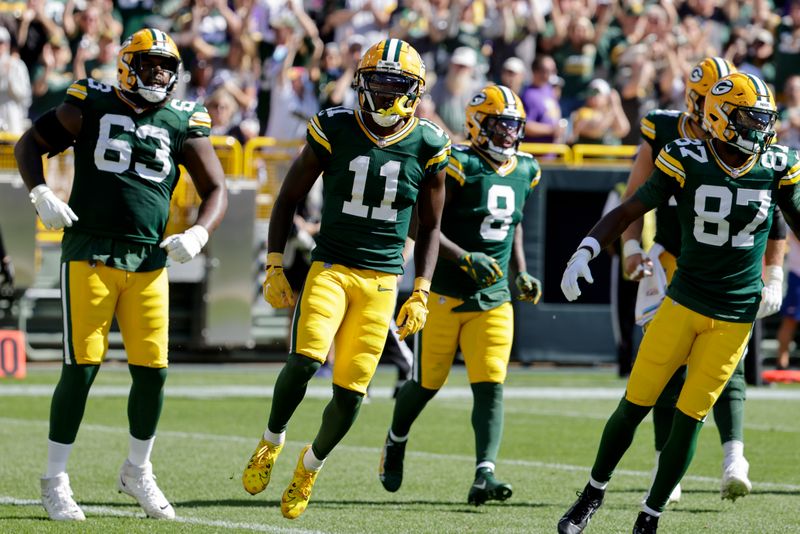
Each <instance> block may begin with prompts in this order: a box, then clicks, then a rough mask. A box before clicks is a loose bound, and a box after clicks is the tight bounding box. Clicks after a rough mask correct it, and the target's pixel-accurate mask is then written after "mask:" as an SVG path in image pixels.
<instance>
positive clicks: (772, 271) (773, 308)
mask: <svg viewBox="0 0 800 534" xmlns="http://www.w3.org/2000/svg"><path fill="white" fill-rule="evenodd" d="M764 274H765V275H766V278H767V282H766V284H764V287H763V289H761V304H759V305H758V312H757V313H756V319H761V318H762V317H767V316H768V315H772V314H773V313H778V312H779V311H780V309H781V304H782V303H783V267H781V266H780V265H767V266H766V267H765V268H764Z"/></svg>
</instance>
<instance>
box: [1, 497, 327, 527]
mask: <svg viewBox="0 0 800 534" xmlns="http://www.w3.org/2000/svg"><path fill="white" fill-rule="evenodd" d="M0 505H11V506H41V505H42V502H41V501H37V500H33V499H17V498H16V497H9V496H7V495H0ZM81 508H83V511H84V512H86V513H87V516H88V517H87V518H86V519H87V520H91V519H92V515H95V516H114V517H135V518H141V519H144V518H145V515H144V514H142V513H137V512H126V511H124V510H117V509H115V508H109V507H106V506H84V505H81ZM7 519H9V518H7ZM165 523H186V524H188V525H200V526H203V527H217V528H224V529H227V530H251V531H253V532H286V533H289V532H291V533H295V532H299V533H304V534H324V531H320V530H305V529H298V528H283V527H273V526H270V525H262V524H260V523H240V522H238V521H220V520H218V519H203V518H200V517H182V516H177V517H176V518H175V519H173V520H171V521H165Z"/></svg>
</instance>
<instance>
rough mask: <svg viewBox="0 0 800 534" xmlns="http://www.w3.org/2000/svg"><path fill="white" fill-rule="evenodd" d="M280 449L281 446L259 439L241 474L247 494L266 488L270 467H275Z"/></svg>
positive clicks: (259, 491)
mask: <svg viewBox="0 0 800 534" xmlns="http://www.w3.org/2000/svg"><path fill="white" fill-rule="evenodd" d="M281 449H283V445H275V444H273V443H270V442H269V441H267V440H265V439H264V438H263V437H262V438H261V441H259V442H258V447H256V451H255V452H254V453H253V456H251V457H250V461H249V462H248V463H247V467H245V469H244V473H242V485H243V486H244V489H245V490H246V491H247V493H249V494H250V495H255V494H257V493H261V492H262V491H264V490H265V489H266V488H267V484H269V476H270V474H271V473H272V466H273V465H275V460H276V459H277V458H278V455H279V454H280V453H281Z"/></svg>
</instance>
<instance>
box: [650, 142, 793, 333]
mask: <svg viewBox="0 0 800 534" xmlns="http://www.w3.org/2000/svg"><path fill="white" fill-rule="evenodd" d="M798 181H800V161H799V158H798V155H797V152H796V151H794V150H789V149H788V148H786V147H785V146H782V145H771V146H770V147H769V148H767V150H766V151H765V152H764V153H763V154H761V155H759V156H753V157H751V158H750V159H749V160H748V161H747V163H746V164H744V165H743V166H741V167H739V168H732V167H730V166H728V165H727V164H725V163H724V162H723V161H722V159H721V158H720V157H719V155H718V154H717V152H716V151H715V149H714V146H713V144H712V143H711V141H710V140H698V139H677V140H675V141H674V142H671V143H668V144H667V146H666V147H665V148H664V149H663V150H662V151H661V152H660V153H659V155H658V157H657V159H656V170H655V171H653V174H652V175H651V176H650V179H649V180H648V182H647V183H646V184H645V185H643V186H642V187H641V188H639V190H638V191H637V192H636V196H637V197H638V198H639V200H641V201H642V202H644V203H645V204H646V205H647V206H649V207H651V208H655V207H657V206H660V205H662V203H663V202H664V201H665V200H667V199H668V198H669V197H670V196H673V195H674V197H675V199H676V201H677V213H678V221H679V223H680V228H681V250H680V254H679V255H678V269H677V272H676V273H675V276H674V277H673V279H672V283H671V284H670V286H669V289H668V290H667V294H668V295H669V296H670V297H671V298H673V299H674V300H675V301H677V302H679V303H681V304H683V305H684V306H686V307H687V308H689V309H691V310H694V311H696V312H697V313H700V314H703V315H705V316H707V317H712V318H715V319H722V320H724V321H732V322H743V323H746V322H752V321H753V320H754V319H755V316H756V312H757V311H758V305H759V302H760V301H761V288H762V287H763V282H762V281H761V263H762V258H763V257H764V249H765V247H766V244H767V238H768V233H769V229H770V225H771V224H772V214H773V211H774V209H775V205H776V203H778V202H781V204H780V207H781V209H782V210H784V213H786V214H787V218H789V217H793V216H795V214H797V213H798V205H795V204H796V203H797V201H796V200H795V199H794V190H795V189H796V183H797V182H798ZM779 194H780V196H779Z"/></svg>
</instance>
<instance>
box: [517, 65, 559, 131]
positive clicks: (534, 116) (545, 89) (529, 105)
mask: <svg viewBox="0 0 800 534" xmlns="http://www.w3.org/2000/svg"><path fill="white" fill-rule="evenodd" d="M562 82H563V80H562V79H561V78H559V77H558V75H557V73H556V62H555V61H554V60H553V57H552V56H548V55H545V54H537V55H536V58H535V59H534V60H533V66H532V75H531V85H530V86H528V87H527V88H526V89H525V90H524V91H523V92H522V104H523V105H524V106H525V113H526V115H527V121H526V122H525V142H528V143H561V142H563V140H564V139H563V137H564V133H565V131H566V128H567V120H566V119H562V117H561V106H560V105H559V103H558V97H557V96H556V91H555V87H556V86H557V85H558V84H559V83H562Z"/></svg>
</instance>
